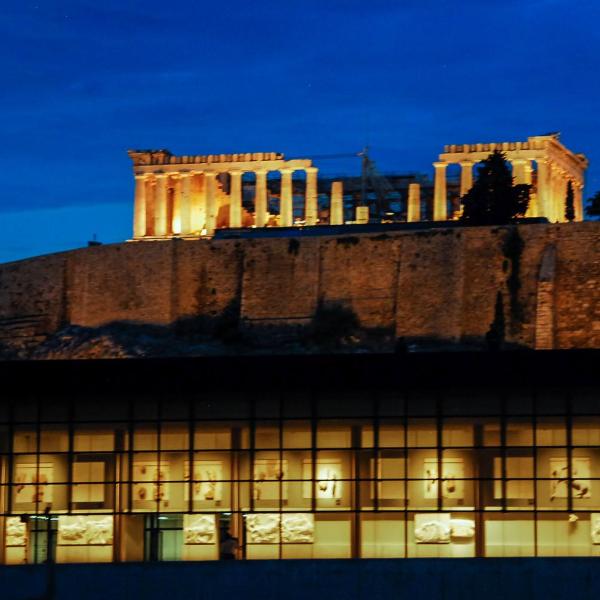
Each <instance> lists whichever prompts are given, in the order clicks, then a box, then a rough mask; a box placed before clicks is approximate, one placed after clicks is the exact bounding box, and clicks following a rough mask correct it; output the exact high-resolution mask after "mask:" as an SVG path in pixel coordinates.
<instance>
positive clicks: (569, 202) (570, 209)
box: [565, 181, 575, 222]
mask: <svg viewBox="0 0 600 600" xmlns="http://www.w3.org/2000/svg"><path fill="white" fill-rule="evenodd" d="M565 219H566V220H567V221H569V222H570V221H574V220H575V194H574V193H573V184H572V183H571V181H569V183H568V184H567V196H566V198H565Z"/></svg>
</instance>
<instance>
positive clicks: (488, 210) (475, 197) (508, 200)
mask: <svg viewBox="0 0 600 600" xmlns="http://www.w3.org/2000/svg"><path fill="white" fill-rule="evenodd" d="M530 190H531V186H530V185H528V184H519V185H513V178H512V174H511V172H510V169H509V168H508V165H507V164H506V157H505V156H504V154H502V152H499V151H498V150H494V152H493V153H492V154H490V155H489V156H488V157H487V158H486V159H485V160H484V161H483V163H482V165H481V166H480V167H478V173H477V181H476V182H475V183H474V185H473V187H472V188H471V189H470V190H469V191H468V192H467V193H466V194H465V195H464V196H463V197H462V198H461V203H462V205H463V207H464V208H463V214H462V216H461V220H462V221H464V222H465V223H468V224H469V225H505V224H507V223H510V222H512V221H514V220H515V219H517V218H519V217H522V216H524V215H525V212H526V211H527V206H528V205H529V193H530Z"/></svg>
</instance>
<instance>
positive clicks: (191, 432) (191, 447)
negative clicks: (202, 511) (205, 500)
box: [187, 396, 223, 513]
mask: <svg viewBox="0 0 600 600" xmlns="http://www.w3.org/2000/svg"><path fill="white" fill-rule="evenodd" d="M195 416H196V411H195V405H194V402H193V400H192V398H191V396H190V397H188V464H189V468H188V481H187V486H188V507H187V508H188V513H193V512H194V483H195V481H194V479H195V470H194V462H195V459H196V455H195V451H196V448H195V438H196V420H195ZM220 485H221V487H223V484H222V483H221V484H220Z"/></svg>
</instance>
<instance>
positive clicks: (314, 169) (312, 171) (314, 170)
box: [304, 167, 319, 174]
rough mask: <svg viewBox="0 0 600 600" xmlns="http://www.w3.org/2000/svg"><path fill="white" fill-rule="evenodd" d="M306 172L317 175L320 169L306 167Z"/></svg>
mask: <svg viewBox="0 0 600 600" xmlns="http://www.w3.org/2000/svg"><path fill="white" fill-rule="evenodd" d="M304 170H305V171H306V173H311V174H316V173H318V172H319V169H318V167H305V168H304Z"/></svg>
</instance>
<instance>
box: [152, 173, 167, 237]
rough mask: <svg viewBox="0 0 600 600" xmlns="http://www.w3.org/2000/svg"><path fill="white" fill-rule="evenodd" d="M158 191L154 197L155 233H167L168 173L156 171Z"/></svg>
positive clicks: (157, 235)
mask: <svg viewBox="0 0 600 600" xmlns="http://www.w3.org/2000/svg"><path fill="white" fill-rule="evenodd" d="M155 177H156V192H155V197H154V235H155V236H156V237H166V235H167V177H168V175H167V174H166V173H155Z"/></svg>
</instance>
